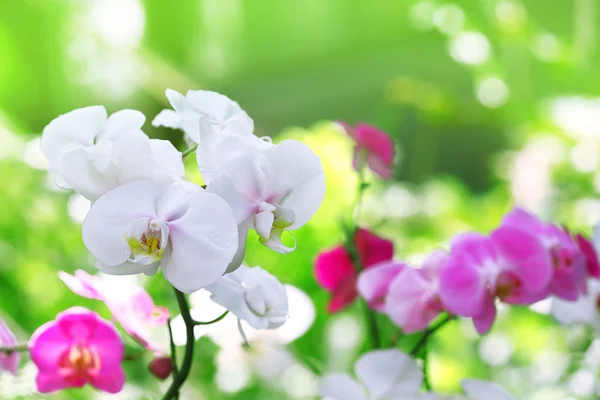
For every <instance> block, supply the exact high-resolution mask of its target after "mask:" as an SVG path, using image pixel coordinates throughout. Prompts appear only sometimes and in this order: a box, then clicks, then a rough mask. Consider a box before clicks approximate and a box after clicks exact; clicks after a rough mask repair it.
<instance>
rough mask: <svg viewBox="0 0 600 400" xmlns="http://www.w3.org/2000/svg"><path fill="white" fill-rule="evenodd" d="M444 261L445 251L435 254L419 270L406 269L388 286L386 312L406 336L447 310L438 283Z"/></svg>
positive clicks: (420, 329)
mask: <svg viewBox="0 0 600 400" xmlns="http://www.w3.org/2000/svg"><path fill="white" fill-rule="evenodd" d="M447 258H448V253H447V252H446V251H444V250H437V251H435V252H433V253H432V254H431V255H430V256H429V257H428V258H427V259H426V260H425V262H424V263H423V265H422V267H421V268H419V269H416V268H405V269H404V270H403V271H402V272H401V273H400V274H399V275H398V276H397V277H396V278H395V279H394V281H393V282H392V283H391V285H390V288H389V294H388V296H387V298H386V301H385V311H386V312H387V314H388V315H389V316H390V318H391V319H392V321H394V323H396V324H397V325H398V326H400V327H402V330H403V331H404V332H405V333H414V332H419V331H422V330H424V329H426V328H427V327H428V326H429V324H430V323H431V321H433V320H434V319H435V317H437V316H438V315H439V314H440V313H441V312H443V311H444V310H445V309H446V308H445V306H444V304H443V303H442V300H441V298H440V294H439V280H440V272H441V271H442V268H443V267H444V264H445V262H446V260H447Z"/></svg>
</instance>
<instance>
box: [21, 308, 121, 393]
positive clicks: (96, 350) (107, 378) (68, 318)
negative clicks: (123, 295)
mask: <svg viewBox="0 0 600 400" xmlns="http://www.w3.org/2000/svg"><path fill="white" fill-rule="evenodd" d="M29 348H30V353H31V359H32V360H33V362H34V363H35V365H36V366H37V368H38V375H37V377H36V385H37V389H38V391H40V392H42V393H48V392H54V391H57V390H62V389H67V388H73V387H77V388H79V387H83V386H84V385H86V384H90V385H92V386H94V387H95V388H97V389H100V390H103V391H105V392H108V393H117V392H119V391H121V389H122V388H123V385H124V384H125V375H124V373H123V368H122V367H121V362H122V361H123V355H124V345H123V341H122V340H121V337H120V336H119V333H118V332H117V330H116V329H115V327H114V326H113V325H112V324H111V323H110V322H108V321H105V320H103V319H102V318H100V316H99V315H98V314H96V313H94V312H92V311H89V310H87V309H85V308H81V307H74V308H71V309H68V310H66V311H63V312H62V313H60V314H58V316H57V317H56V320H55V321H51V322H48V323H46V324H44V325H42V326H41V327H39V328H38V329H37V330H36V331H35V332H34V334H33V336H32V337H31V341H30V343H29Z"/></svg>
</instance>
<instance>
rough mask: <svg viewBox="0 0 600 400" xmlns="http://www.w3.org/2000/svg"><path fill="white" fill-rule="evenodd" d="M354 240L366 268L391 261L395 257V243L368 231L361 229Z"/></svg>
mask: <svg viewBox="0 0 600 400" xmlns="http://www.w3.org/2000/svg"><path fill="white" fill-rule="evenodd" d="M354 240H355V245H356V249H357V250H358V255H359V257H360V260H361V263H362V265H363V266H364V267H365V268H368V267H370V266H372V265H375V264H378V263H380V262H382V261H388V260H391V259H392V257H393V256H394V243H393V242H391V241H389V240H387V239H384V238H382V237H379V236H377V235H375V234H374V233H372V232H369V231H368V230H366V229H363V228H359V229H358V230H357V232H356V237H355V239H354Z"/></svg>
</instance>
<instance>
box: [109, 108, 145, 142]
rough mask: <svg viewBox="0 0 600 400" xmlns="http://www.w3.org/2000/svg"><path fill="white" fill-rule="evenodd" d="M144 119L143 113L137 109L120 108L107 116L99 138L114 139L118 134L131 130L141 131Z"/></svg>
mask: <svg viewBox="0 0 600 400" xmlns="http://www.w3.org/2000/svg"><path fill="white" fill-rule="evenodd" d="M145 121H146V117H145V116H144V114H142V113H141V112H139V111H137V110H121V111H117V112H116V113H114V114H112V115H111V116H110V117H108V122H107V125H106V130H105V131H104V132H103V133H102V134H101V136H100V139H111V140H116V139H117V138H118V137H119V136H121V135H125V134H127V133H131V132H141V129H142V125H144V122H145Z"/></svg>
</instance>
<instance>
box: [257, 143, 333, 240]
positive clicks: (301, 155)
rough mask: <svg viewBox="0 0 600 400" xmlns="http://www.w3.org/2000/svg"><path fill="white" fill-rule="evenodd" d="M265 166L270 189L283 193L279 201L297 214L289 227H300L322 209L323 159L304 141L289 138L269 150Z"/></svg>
mask: <svg viewBox="0 0 600 400" xmlns="http://www.w3.org/2000/svg"><path fill="white" fill-rule="evenodd" d="M263 168H264V170H265V175H266V178H265V179H266V181H267V182H268V186H269V193H277V194H280V195H283V196H284V198H283V200H282V201H281V202H280V205H281V206H283V207H285V208H289V209H291V210H292V211H293V212H294V214H295V217H296V220H295V221H294V223H293V224H292V226H290V227H289V228H288V229H290V230H293V229H298V228H300V227H301V226H302V225H304V224H305V223H306V222H308V220H309V219H310V218H311V217H312V216H313V215H314V213H315V212H316V211H317V210H318V209H319V206H320V205H321V203H322V202H323V198H324V197H325V173H324V171H323V165H321V160H320V159H319V157H318V156H317V155H316V154H315V153H314V152H313V151H312V150H311V149H310V148H309V147H308V146H306V145H305V144H303V143H301V142H298V141H296V140H286V141H284V142H282V143H280V144H278V145H276V146H274V147H272V148H271V149H269V150H268V152H267V153H266V162H265V165H264V167H263ZM286 193H287V195H285V194H286Z"/></svg>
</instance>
